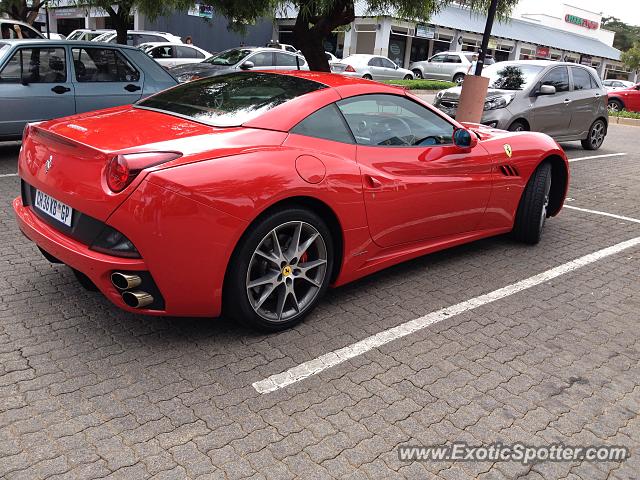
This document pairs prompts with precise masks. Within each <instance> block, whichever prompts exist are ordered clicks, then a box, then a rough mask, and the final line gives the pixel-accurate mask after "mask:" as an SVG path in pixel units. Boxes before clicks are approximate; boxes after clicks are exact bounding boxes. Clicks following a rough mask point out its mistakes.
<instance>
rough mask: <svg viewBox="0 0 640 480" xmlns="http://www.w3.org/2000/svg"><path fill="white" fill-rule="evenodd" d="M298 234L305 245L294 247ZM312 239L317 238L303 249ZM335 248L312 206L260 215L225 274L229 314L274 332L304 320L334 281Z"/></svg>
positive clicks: (261, 328)
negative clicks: (332, 280) (332, 278)
mask: <svg viewBox="0 0 640 480" xmlns="http://www.w3.org/2000/svg"><path fill="white" fill-rule="evenodd" d="M298 231H299V234H298V233H297V232H298ZM274 232H275V234H274ZM296 235H299V236H298V237H296ZM316 235H317V236H316ZM295 238H299V239H300V242H301V243H300V242H296V245H299V247H297V248H295V249H294V248H293V247H292V245H293V242H294V241H295V240H294V239H295ZM275 239H277V240H278V244H279V246H280V248H279V249H278V248H277V247H276V245H275V242H274V240H275ZM307 241H311V243H310V244H309V245H308V246H307V247H306V249H305V250H304V251H303V250H302V248H303V247H304V244H305V243H306V242H307ZM333 248H334V247H333V239H332V237H331V233H330V231H329V228H328V227H327V225H326V223H325V222H324V221H323V220H322V218H320V217H319V216H318V215H316V214H315V213H314V212H312V211H310V210H306V209H304V208H299V207H292V208H286V209H282V210H277V211H275V212H273V213H271V214H270V215H268V216H266V217H264V218H262V219H260V220H258V221H257V222H256V223H254V224H253V225H251V226H250V227H249V229H248V230H247V232H245V234H244V235H243V237H242V239H241V240H240V242H239V243H238V245H237V247H236V249H235V251H234V254H233V256H232V258H231V262H230V266H229V269H228V272H227V278H226V280H225V290H224V299H223V311H224V313H225V315H228V316H230V317H232V318H235V319H237V320H239V321H241V322H243V323H244V324H246V325H248V326H250V327H252V328H254V329H258V330H262V331H268V332H274V331H278V330H284V329H286V328H289V327H291V326H293V325H295V324H297V323H299V322H300V321H302V320H303V319H304V317H306V316H307V315H308V314H309V313H310V312H311V311H312V310H313V309H314V308H315V306H316V305H317V304H318V302H319V301H320V299H321V298H322V296H323V295H324V294H325V292H326V290H327V288H328V286H329V282H330V279H331V274H332V273H333ZM258 251H260V253H258ZM301 260H303V261H301ZM314 263H315V265H314V266H310V265H311V264H314ZM260 282H262V283H260ZM251 283H254V284H255V285H253V286H251V285H250V284H251ZM291 292H293V295H292V294H291ZM296 305H297V307H296Z"/></svg>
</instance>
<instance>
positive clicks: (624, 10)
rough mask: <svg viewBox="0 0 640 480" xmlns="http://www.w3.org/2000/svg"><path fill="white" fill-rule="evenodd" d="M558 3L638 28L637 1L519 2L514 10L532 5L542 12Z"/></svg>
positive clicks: (576, 0) (638, 7) (639, 10)
mask: <svg viewBox="0 0 640 480" xmlns="http://www.w3.org/2000/svg"><path fill="white" fill-rule="evenodd" d="M558 1H561V2H562V3H567V4H569V5H575V6H578V7H580V8H585V9H587V10H591V11H593V12H602V13H603V15H604V16H605V17H606V16H614V17H618V18H619V19H620V20H622V21H623V22H625V23H628V24H631V25H639V26H640V4H639V2H638V0H564V1H563V0H520V2H519V3H518V6H517V7H516V10H518V11H523V9H524V10H528V8H527V5H533V6H535V9H536V10H537V11H544V7H545V5H549V6H553V5H557V4H558ZM531 10H533V8H532V9H531Z"/></svg>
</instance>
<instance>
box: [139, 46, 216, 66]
mask: <svg viewBox="0 0 640 480" xmlns="http://www.w3.org/2000/svg"><path fill="white" fill-rule="evenodd" d="M138 48H139V49H140V50H142V51H143V52H144V53H146V54H147V55H149V56H150V57H151V58H153V59H154V60H155V61H156V62H158V63H159V64H160V65H162V66H163V67H165V68H169V67H175V66H176V65H184V64H186V63H199V62H202V61H203V60H205V59H207V58H209V57H210V56H211V54H210V53H209V52H207V51H206V50H203V49H202V48H200V47H196V46H195V45H187V44H183V43H178V44H175V43H168V42H149V43H141V44H140V45H138Z"/></svg>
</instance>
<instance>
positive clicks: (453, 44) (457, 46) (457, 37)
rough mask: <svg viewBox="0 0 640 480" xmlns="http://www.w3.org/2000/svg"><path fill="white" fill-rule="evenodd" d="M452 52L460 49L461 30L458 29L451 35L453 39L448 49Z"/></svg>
mask: <svg viewBox="0 0 640 480" xmlns="http://www.w3.org/2000/svg"><path fill="white" fill-rule="evenodd" d="M449 50H451V51H453V52H461V51H462V32H461V31H460V30H456V32H455V34H454V35H453V40H452V41H451V48H450V49H449Z"/></svg>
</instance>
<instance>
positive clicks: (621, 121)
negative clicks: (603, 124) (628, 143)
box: [609, 115, 640, 127]
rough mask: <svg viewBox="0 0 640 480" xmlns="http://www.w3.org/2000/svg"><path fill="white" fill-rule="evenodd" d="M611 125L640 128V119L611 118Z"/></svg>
mask: <svg viewBox="0 0 640 480" xmlns="http://www.w3.org/2000/svg"><path fill="white" fill-rule="evenodd" d="M609 124H610V125H611V124H616V125H627V126H631V127H640V118H626V117H615V116H612V115H610V116H609Z"/></svg>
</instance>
